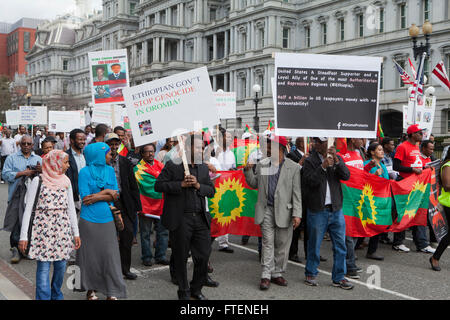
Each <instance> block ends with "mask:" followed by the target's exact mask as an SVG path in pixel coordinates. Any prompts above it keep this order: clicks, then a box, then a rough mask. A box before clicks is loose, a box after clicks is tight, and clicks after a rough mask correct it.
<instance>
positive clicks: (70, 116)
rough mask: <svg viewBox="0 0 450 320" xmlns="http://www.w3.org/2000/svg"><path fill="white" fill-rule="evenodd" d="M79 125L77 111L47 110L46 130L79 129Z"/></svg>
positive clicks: (68, 130)
mask: <svg viewBox="0 0 450 320" xmlns="http://www.w3.org/2000/svg"><path fill="white" fill-rule="evenodd" d="M80 125H81V114H80V112H79V111H49V112H48V131H50V132H70V131H72V130H73V129H79V128H80Z"/></svg>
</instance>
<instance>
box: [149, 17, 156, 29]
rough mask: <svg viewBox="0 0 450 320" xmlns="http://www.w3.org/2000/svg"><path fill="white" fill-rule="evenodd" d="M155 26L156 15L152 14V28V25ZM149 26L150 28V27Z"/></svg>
mask: <svg viewBox="0 0 450 320" xmlns="http://www.w3.org/2000/svg"><path fill="white" fill-rule="evenodd" d="M154 24H155V15H154V14H152V15H150V26H152V25H154ZM150 26H149V27H150Z"/></svg>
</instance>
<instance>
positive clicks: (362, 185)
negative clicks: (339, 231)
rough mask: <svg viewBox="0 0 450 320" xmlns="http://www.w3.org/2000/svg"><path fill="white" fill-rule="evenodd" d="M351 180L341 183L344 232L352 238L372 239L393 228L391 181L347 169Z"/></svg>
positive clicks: (354, 169) (351, 168) (353, 169)
mask: <svg viewBox="0 0 450 320" xmlns="http://www.w3.org/2000/svg"><path fill="white" fill-rule="evenodd" d="M348 169H349V170H350V179H349V180H347V181H341V186H342V193H343V195H344V201H343V206H342V211H343V213H344V217H345V229H346V234H347V236H350V237H372V236H375V235H377V234H379V233H382V232H386V231H387V229H388V228H389V227H390V226H391V224H392V216H391V206H392V198H391V188H390V184H389V181H388V180H386V179H383V178H380V177H378V176H376V175H374V174H369V173H368V172H365V171H363V170H359V169H356V168H353V167H348Z"/></svg>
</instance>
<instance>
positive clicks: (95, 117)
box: [91, 105, 126, 129]
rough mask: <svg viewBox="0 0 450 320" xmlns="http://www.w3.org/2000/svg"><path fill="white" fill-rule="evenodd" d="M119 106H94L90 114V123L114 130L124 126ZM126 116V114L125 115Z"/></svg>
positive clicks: (122, 114)
mask: <svg viewBox="0 0 450 320" xmlns="http://www.w3.org/2000/svg"><path fill="white" fill-rule="evenodd" d="M124 109H125V108H123V107H122V106H120V105H109V106H95V107H94V111H93V112H92V120H91V121H92V122H94V123H104V124H106V125H108V126H110V127H112V128H113V129H114V127H116V126H122V127H123V125H124V111H123V110H124ZM125 115H126V113H125Z"/></svg>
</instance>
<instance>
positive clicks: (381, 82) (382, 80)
mask: <svg viewBox="0 0 450 320" xmlns="http://www.w3.org/2000/svg"><path fill="white" fill-rule="evenodd" d="M383 82H384V64H383V63H382V64H381V69H380V90H381V89H383Z"/></svg>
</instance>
